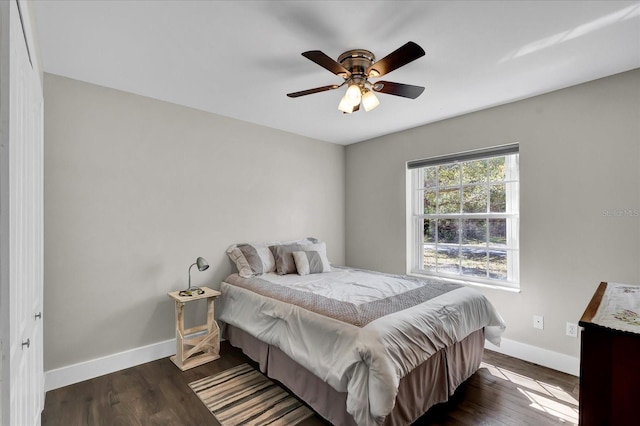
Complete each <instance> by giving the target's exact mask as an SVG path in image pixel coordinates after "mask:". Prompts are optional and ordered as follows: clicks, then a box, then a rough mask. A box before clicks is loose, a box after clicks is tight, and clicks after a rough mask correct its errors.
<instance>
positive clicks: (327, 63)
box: [302, 50, 351, 78]
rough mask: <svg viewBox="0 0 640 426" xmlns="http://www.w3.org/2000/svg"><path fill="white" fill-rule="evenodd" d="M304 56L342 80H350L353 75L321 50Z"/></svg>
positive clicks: (312, 51)
mask: <svg viewBox="0 0 640 426" xmlns="http://www.w3.org/2000/svg"><path fill="white" fill-rule="evenodd" d="M302 56H304V57H305V58H307V59H309V60H312V61H313V62H315V63H316V64H318V65H320V66H321V67H322V68H325V69H327V70H329V71H331V72H332V73H334V74H335V75H337V76H340V77H342V78H348V77H349V76H350V75H351V73H350V72H349V71H348V70H347V69H346V68H345V67H343V66H342V65H340V64H339V63H338V62H336V61H334V60H333V59H331V58H330V57H328V56H327V55H325V54H324V53H322V52H321V51H319V50H310V51H308V52H303V53H302Z"/></svg>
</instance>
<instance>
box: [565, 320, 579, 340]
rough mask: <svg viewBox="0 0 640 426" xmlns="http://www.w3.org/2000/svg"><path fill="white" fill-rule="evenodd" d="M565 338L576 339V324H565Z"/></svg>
mask: <svg viewBox="0 0 640 426" xmlns="http://www.w3.org/2000/svg"><path fill="white" fill-rule="evenodd" d="M567 336H569V337H578V324H574V323H572V322H567Z"/></svg>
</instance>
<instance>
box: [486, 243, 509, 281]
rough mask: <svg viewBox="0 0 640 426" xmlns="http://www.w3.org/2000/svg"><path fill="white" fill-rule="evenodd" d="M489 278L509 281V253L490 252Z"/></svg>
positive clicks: (501, 251)
mask: <svg viewBox="0 0 640 426" xmlns="http://www.w3.org/2000/svg"><path fill="white" fill-rule="evenodd" d="M489 277H490V278H495V279H498V280H506V279H507V251H506V250H490V251H489Z"/></svg>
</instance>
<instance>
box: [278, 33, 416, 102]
mask: <svg viewBox="0 0 640 426" xmlns="http://www.w3.org/2000/svg"><path fill="white" fill-rule="evenodd" d="M302 56H304V57H305V58H307V59H310V60H311V61H313V62H315V63H316V64H318V65H320V66H321V67H323V68H325V69H327V70H329V71H331V72H332V73H334V74H335V75H337V76H339V77H342V78H343V79H344V81H343V82H342V84H330V85H328V86H322V87H316V88H314V89H308V90H302V91H300V92H293V93H287V96H288V97H290V98H297V97H300V96H305V95H311V94H313V93H319V92H324V91H327V90H333V89H337V88H338V87H342V86H344V85H345V84H346V85H347V92H346V94H345V95H344V96H343V97H342V99H341V100H340V104H339V105H338V109H339V110H340V111H342V112H343V113H346V114H351V113H352V112H355V111H358V110H359V109H360V103H362V106H363V107H364V109H365V111H371V110H372V109H374V108H375V107H377V106H378V105H380V101H379V100H378V98H377V97H376V95H375V94H374V93H373V92H378V93H386V94H388V95H395V96H402V97H403V98H410V99H415V98H417V97H418V96H420V95H421V94H422V92H423V91H424V87H422V86H413V85H410V84H402V83H394V82H392V81H376V82H370V81H369V79H370V78H378V77H382V76H383V75H385V74H388V73H390V72H391V71H393V70H395V69H398V68H400V67H401V66H404V65H406V64H408V63H409V62H412V61H415V60H416V59H418V58H420V57H421V56H424V50H423V49H422V48H421V47H420V46H418V45H417V44H416V43H414V42H412V41H410V42H408V43H407V44H405V45H404V46H402V47H400V48H398V49H396V50H394V51H393V52H391V53H390V54H388V55H387V56H385V57H384V58H382V59H380V60H379V61H377V62H376V58H375V56H374V55H373V53H371V52H369V51H368V50H364V49H353V50H347V51H346V52H344V53H343V54H342V55H340V56H339V57H338V61H334V60H333V59H331V58H330V57H329V56H327V55H326V54H324V53H322V52H321V51H319V50H310V51H308V52H303V53H302Z"/></svg>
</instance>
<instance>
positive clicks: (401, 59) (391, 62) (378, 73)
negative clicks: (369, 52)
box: [367, 41, 424, 78]
mask: <svg viewBox="0 0 640 426" xmlns="http://www.w3.org/2000/svg"><path fill="white" fill-rule="evenodd" d="M422 56H424V50H423V49H422V47H420V46H418V45H417V44H416V43H414V42H412V41H410V42H408V43H407V44H405V45H404V46H402V47H400V48H398V49H396V50H394V51H393V52H391V53H389V54H388V55H387V56H385V57H384V58H382V59H380V60H379V61H378V62H376V63H375V64H373V65H371V66H370V67H369V68H367V76H368V77H372V78H375V77H382V76H383V75H385V74H388V73H390V72H391V71H393V70H395V69H398V68H400V67H401V66H403V65H406V64H408V63H409V62H411V61H415V60H416V59H418V58H420V57H422Z"/></svg>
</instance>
